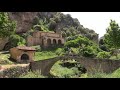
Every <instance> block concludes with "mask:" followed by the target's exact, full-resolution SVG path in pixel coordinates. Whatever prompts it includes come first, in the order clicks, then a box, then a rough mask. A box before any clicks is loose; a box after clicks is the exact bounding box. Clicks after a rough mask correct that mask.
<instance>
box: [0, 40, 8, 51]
mask: <svg viewBox="0 0 120 90" xmlns="http://www.w3.org/2000/svg"><path fill="white" fill-rule="evenodd" d="M6 43H8V38H0V50H3V49H4V46H5V44H6Z"/></svg>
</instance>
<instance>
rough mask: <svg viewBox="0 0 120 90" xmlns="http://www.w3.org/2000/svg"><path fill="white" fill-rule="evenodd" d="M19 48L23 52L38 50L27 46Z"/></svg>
mask: <svg viewBox="0 0 120 90" xmlns="http://www.w3.org/2000/svg"><path fill="white" fill-rule="evenodd" d="M17 48H18V49H21V50H28V51H35V50H36V49H35V48H32V47H27V46H18V47H17Z"/></svg>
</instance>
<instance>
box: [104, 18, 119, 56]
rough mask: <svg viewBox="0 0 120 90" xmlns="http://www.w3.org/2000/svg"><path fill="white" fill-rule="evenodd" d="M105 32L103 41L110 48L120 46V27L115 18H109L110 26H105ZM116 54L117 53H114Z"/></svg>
mask: <svg viewBox="0 0 120 90" xmlns="http://www.w3.org/2000/svg"><path fill="white" fill-rule="evenodd" d="M106 31H107V32H106V34H105V39H104V41H105V43H106V44H107V46H109V47H110V48H115V50H117V49H119V48H120V27H119V25H118V24H117V23H116V21H115V20H111V22H110V26H109V27H108V28H107V30H106ZM116 56H117V54H116Z"/></svg>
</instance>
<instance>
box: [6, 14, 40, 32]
mask: <svg viewBox="0 0 120 90" xmlns="http://www.w3.org/2000/svg"><path fill="white" fill-rule="evenodd" d="M37 13H38V12H8V14H9V18H10V19H11V20H15V21H16V22H17V30H16V32H17V33H24V32H26V31H28V30H30V28H31V27H32V23H33V19H34V18H35V17H36V15H37Z"/></svg>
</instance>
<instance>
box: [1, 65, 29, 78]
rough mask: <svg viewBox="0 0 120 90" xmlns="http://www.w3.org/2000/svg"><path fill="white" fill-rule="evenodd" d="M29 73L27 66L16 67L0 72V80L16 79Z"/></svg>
mask: <svg viewBox="0 0 120 90" xmlns="http://www.w3.org/2000/svg"><path fill="white" fill-rule="evenodd" d="M28 71H29V65H28V66H24V67H21V66H17V67H12V68H9V69H5V70H2V71H0V78H18V77H19V76H20V75H22V74H25V73H27V72H28Z"/></svg>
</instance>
